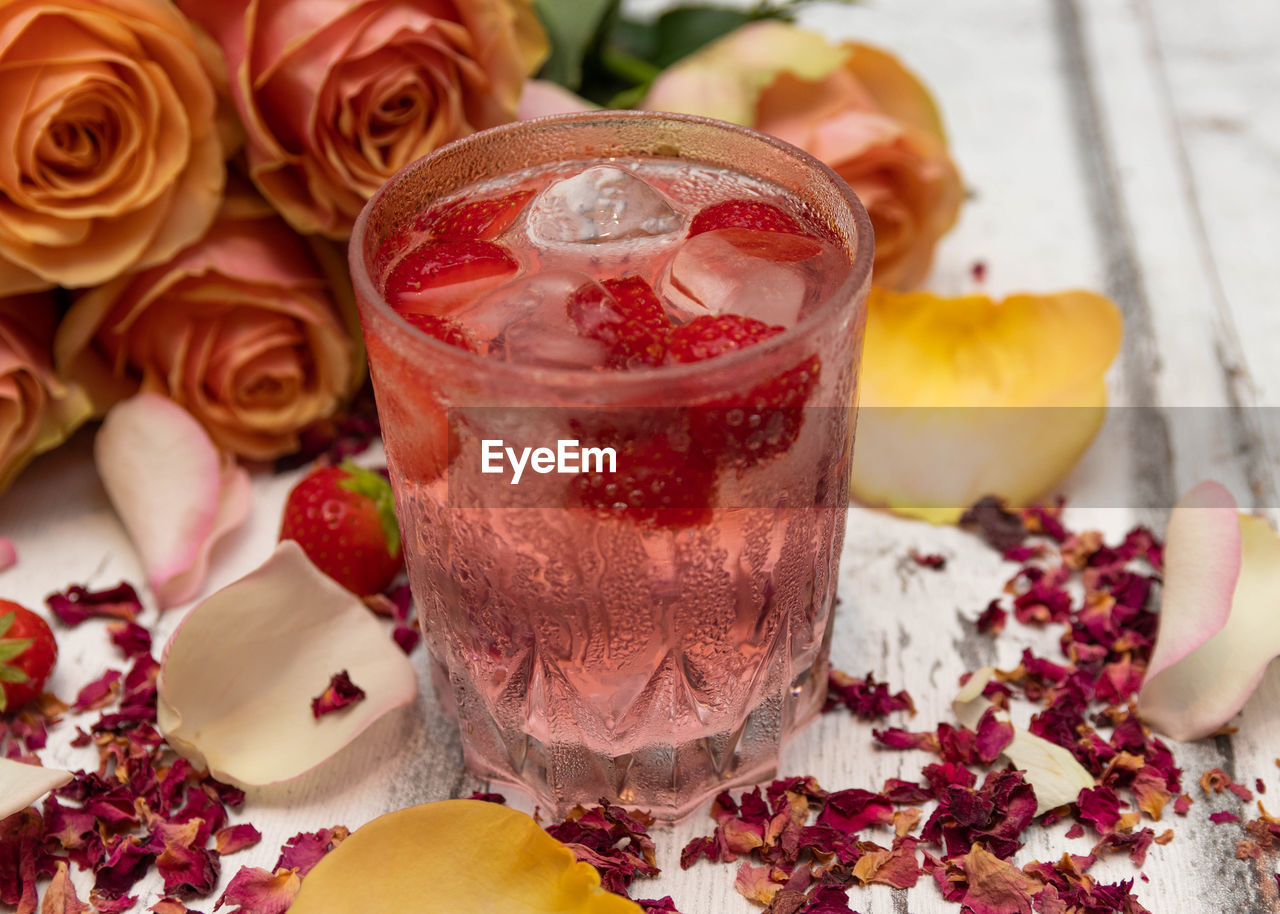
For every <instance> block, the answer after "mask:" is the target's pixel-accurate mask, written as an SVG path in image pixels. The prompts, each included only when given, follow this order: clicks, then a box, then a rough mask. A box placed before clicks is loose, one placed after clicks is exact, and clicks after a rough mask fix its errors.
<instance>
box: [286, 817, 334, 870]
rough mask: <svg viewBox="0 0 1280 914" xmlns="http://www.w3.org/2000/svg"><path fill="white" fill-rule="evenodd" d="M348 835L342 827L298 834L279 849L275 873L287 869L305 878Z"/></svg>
mask: <svg viewBox="0 0 1280 914" xmlns="http://www.w3.org/2000/svg"><path fill="white" fill-rule="evenodd" d="M350 835H351V832H350V830H349V829H347V828H346V827H345V826H343V825H335V826H333V828H322V829H320V830H319V831H315V832H300V833H299V834H296V835H294V836H293V837H292V838H290V839H289V840H288V841H286V842H285V843H284V847H282V848H281V849H280V859H279V860H277V861H276V871H277V872H279V871H280V870H285V869H288V870H293V871H294V872H296V873H297V874H298V875H299V876H305V875H307V873H309V872H311V870H312V869H313V868H314V867H315V865H316V864H317V863H319V862H320V861H321V860H322V859H323V858H324V856H325V854H327V853H329V852H330V851H331V850H333V849H334V848H335V847H337V846H338V845H339V844H341V843H342V842H343V841H345V840H346V839H347V838H348V837H350Z"/></svg>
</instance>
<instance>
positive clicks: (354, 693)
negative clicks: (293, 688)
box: [311, 670, 365, 720]
mask: <svg viewBox="0 0 1280 914" xmlns="http://www.w3.org/2000/svg"><path fill="white" fill-rule="evenodd" d="M364 697H365V696H364V689H362V688H360V687H359V686H358V685H356V684H355V683H354V682H352V681H351V677H350V676H349V675H348V674H347V671H346V670H342V671H340V672H337V673H334V674H333V676H331V677H330V679H329V685H328V686H326V687H325V690H324V691H323V692H321V693H320V694H319V695H317V696H316V697H315V698H313V699H311V716H312V717H314V718H316V719H317V720H319V719H320V718H321V717H324V716H325V715H326V714H332V713H333V712H334V711H339V710H341V709H342V708H345V707H347V706H348V705H353V704H355V703H356V702H357V701H363V700H364Z"/></svg>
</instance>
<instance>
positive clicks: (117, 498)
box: [94, 393, 251, 609]
mask: <svg viewBox="0 0 1280 914" xmlns="http://www.w3.org/2000/svg"><path fill="white" fill-rule="evenodd" d="M94 459H95V461H96V463H97V465H98V475H99V476H100V477H101V478H102V484H103V487H104V488H105V489H106V490H107V495H108V497H109V498H110V499H111V504H112V505H114V506H115V509H116V513H117V514H119V515H120V520H121V522H122V523H123V524H124V527H125V530H126V531H127V532H128V534H129V538H130V539H131V540H132V541H133V544H134V547H135V548H136V549H137V550H138V555H139V557H140V558H141V559H142V566H143V569H144V570H145V572H146V575H147V582H148V583H149V584H150V585H151V590H152V592H153V593H154V594H155V597H156V602H157V603H158V604H159V606H160V608H161V609H166V608H168V607H171V606H177V605H179V604H182V603H186V602H188V601H190V600H192V599H194V598H195V597H196V595H197V594H198V593H199V592H200V588H201V587H202V586H203V585H204V577H205V572H206V570H207V568H208V564H209V552H210V550H211V549H212V548H213V545H214V543H216V542H217V541H218V540H219V539H220V538H221V537H222V536H223V535H224V534H225V533H227V532H229V531H230V530H232V529H234V528H235V527H237V526H239V525H240V524H241V523H242V522H243V521H244V520H245V518H246V517H248V516H249V507H250V494H251V493H250V485H249V475H248V473H246V472H245V471H244V469H243V468H242V467H240V466H239V465H238V464H236V462H235V460H234V458H232V457H231V456H230V455H224V454H221V453H220V452H219V451H218V448H217V447H216V446H215V445H214V443H213V441H212V440H211V439H210V438H209V435H208V433H207V432H206V431H205V430H204V428H203V427H202V426H201V425H200V423H199V422H197V421H196V420H195V419H194V418H192V416H191V414H190V413H188V412H187V411H186V410H184V409H183V408H182V407H181V406H179V405H178V404H176V403H174V402H173V401H172V400H170V399H168V398H167V397H162V396H160V395H159V394H152V393H142V394H138V395H137V396H136V397H133V398H131V399H129V400H125V401H123V402H121V403H119V404H117V405H116V406H115V407H113V408H112V410H111V412H109V413H108V414H107V418H106V419H105V420H104V421H103V423H102V428H101V429H100V430H99V432H98V437H97V439H96V440H95V441H94Z"/></svg>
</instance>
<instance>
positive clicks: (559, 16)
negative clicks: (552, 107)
mask: <svg viewBox="0 0 1280 914" xmlns="http://www.w3.org/2000/svg"><path fill="white" fill-rule="evenodd" d="M619 2H620V0H535V2H534V5H533V8H534V10H535V11H536V12H537V14H538V18H539V19H541V20H542V26H543V28H544V29H546V32H547V37H548V38H549V39H550V41H551V54H550V56H549V57H548V58H547V62H546V63H545V64H543V65H542V71H541V73H539V75H540V76H541V77H542V78H543V79H549V80H551V81H552V82H557V83H559V84H560V85H562V86H564V87H565V88H566V89H572V90H574V91H577V90H578V89H579V88H581V86H582V63H583V60H584V59H585V58H586V57H587V54H588V53H589V52H590V50H591V49H592V47H593V46H594V45H595V44H596V43H597V41H598V39H599V34H600V30H601V28H602V27H603V26H604V24H605V23H606V22H607V21H608V20H609V18H610V17H611V15H612V13H613V12H614V10H615V9H616V8H617V6H618V3H619Z"/></svg>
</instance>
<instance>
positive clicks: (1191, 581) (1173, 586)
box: [1138, 482, 1280, 740]
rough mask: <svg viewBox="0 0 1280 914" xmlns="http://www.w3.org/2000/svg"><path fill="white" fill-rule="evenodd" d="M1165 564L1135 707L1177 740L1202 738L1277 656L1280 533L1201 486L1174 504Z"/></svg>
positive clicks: (1217, 490) (1213, 486) (1218, 491)
mask: <svg viewBox="0 0 1280 914" xmlns="http://www.w3.org/2000/svg"><path fill="white" fill-rule="evenodd" d="M1164 566H1165V571H1164V575H1165V577H1164V591H1163V597H1162V600H1161V610H1160V630H1159V637H1158V639H1157V641H1156V645H1155V649H1154V650H1153V651H1152V654H1151V661H1150V664H1149V667H1148V670H1147V677H1146V681H1145V682H1144V683H1143V686H1142V691H1141V693H1140V694H1139V696H1138V709H1139V711H1140V712H1141V713H1142V716H1143V718H1144V719H1146V720H1148V721H1150V722H1151V724H1152V725H1153V726H1155V727H1156V728H1157V729H1159V730H1161V731H1162V732H1164V733H1167V734H1169V735H1170V736H1172V737H1174V738H1176V739H1184V740H1185V739H1199V738H1200V737H1203V736H1208V735H1209V734H1211V733H1213V732H1215V731H1216V730H1218V729H1219V728H1220V727H1222V726H1223V725H1224V724H1225V723H1226V722H1227V721H1228V720H1230V719H1231V717H1232V715H1234V714H1235V713H1236V712H1237V711H1239V710H1240V708H1241V707H1242V706H1243V705H1244V703H1245V701H1246V700H1247V699H1248V698H1249V696H1250V695H1251V694H1252V693H1253V690H1254V689H1255V688H1257V685H1258V682H1259V680H1261V678H1262V673H1263V670H1265V669H1266V666H1267V664H1268V663H1269V662H1270V660H1271V659H1272V658H1273V657H1275V656H1276V655H1277V654H1280V603H1278V602H1277V600H1278V599H1280V597H1278V596H1277V595H1278V594H1280V537H1278V536H1277V535H1276V533H1275V531H1274V530H1272V529H1271V527H1270V526H1269V525H1268V524H1267V522H1266V521H1265V520H1262V519H1261V518H1257V517H1250V516H1248V515H1241V514H1239V513H1238V511H1237V509H1236V504H1235V500H1234V499H1233V498H1232V497H1231V493H1230V492H1228V491H1227V490H1226V489H1225V488H1223V487H1222V486H1220V485H1218V484H1217V483H1213V482H1203V483H1201V484H1200V485H1198V486H1196V487H1195V488H1194V489H1192V490H1191V491H1190V492H1189V493H1187V494H1186V495H1185V496H1183V498H1182V500H1181V501H1179V502H1178V504H1177V506H1176V507H1175V508H1174V509H1173V513H1172V515H1171V516H1170V518H1169V532H1168V537H1167V541H1166V544H1165V551H1164Z"/></svg>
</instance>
